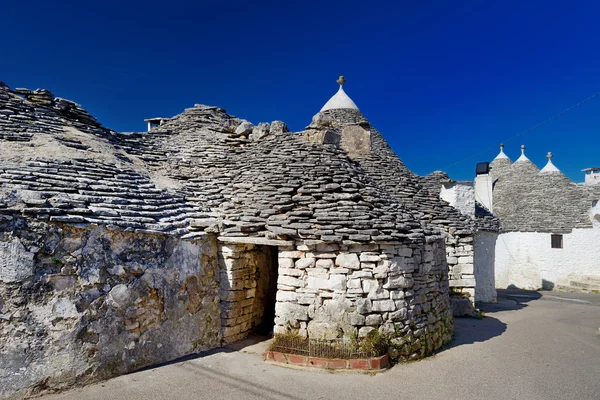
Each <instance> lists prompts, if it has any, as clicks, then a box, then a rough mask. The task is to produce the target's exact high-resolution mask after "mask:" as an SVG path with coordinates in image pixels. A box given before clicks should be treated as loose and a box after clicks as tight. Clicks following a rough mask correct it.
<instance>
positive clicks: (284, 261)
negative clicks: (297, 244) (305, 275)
mask: <svg viewBox="0 0 600 400" xmlns="http://www.w3.org/2000/svg"><path fill="white" fill-rule="evenodd" d="M277 263H278V265H279V268H294V265H295V264H294V260H292V259H291V258H279V260H278V262H277Z"/></svg>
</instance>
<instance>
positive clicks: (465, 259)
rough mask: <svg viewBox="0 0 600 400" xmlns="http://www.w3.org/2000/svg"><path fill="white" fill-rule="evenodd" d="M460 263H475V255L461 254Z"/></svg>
mask: <svg viewBox="0 0 600 400" xmlns="http://www.w3.org/2000/svg"><path fill="white" fill-rule="evenodd" d="M458 263H459V264H473V256H461V257H458Z"/></svg>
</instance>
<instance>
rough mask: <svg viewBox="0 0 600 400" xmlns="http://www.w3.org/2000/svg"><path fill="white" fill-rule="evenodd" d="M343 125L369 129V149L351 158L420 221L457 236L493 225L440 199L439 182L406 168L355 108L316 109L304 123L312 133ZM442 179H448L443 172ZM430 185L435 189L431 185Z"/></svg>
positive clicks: (492, 226) (470, 233) (340, 128)
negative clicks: (311, 118) (317, 111)
mask: <svg viewBox="0 0 600 400" xmlns="http://www.w3.org/2000/svg"><path fill="white" fill-rule="evenodd" d="M344 126H360V127H362V128H363V129H365V130H367V131H368V132H369V133H370V148H371V151H369V152H366V153H364V154H355V155H353V159H354V160H355V161H356V162H358V164H359V165H360V166H361V167H362V168H363V169H364V170H365V171H366V173H367V174H368V175H369V177H371V178H372V179H373V180H374V181H375V182H376V183H377V184H378V186H379V187H381V188H382V189H383V190H385V192H386V193H388V195H389V196H390V197H391V198H393V199H394V200H396V201H398V202H399V203H401V204H402V205H403V206H405V207H406V208H408V209H409V210H411V211H412V212H413V213H414V215H415V216H416V217H417V218H418V220H419V221H420V222H421V224H423V225H425V226H429V225H431V226H435V227H443V228H444V230H451V231H452V233H453V234H456V235H459V236H461V235H464V236H468V235H472V234H473V232H474V230H475V229H477V228H480V229H489V230H496V229H497V221H488V219H485V220H482V221H481V222H480V224H479V225H478V223H477V221H475V220H473V219H472V218H471V217H469V216H466V215H463V214H462V213H460V211H458V210H457V209H455V208H454V207H452V206H450V205H449V204H448V203H447V202H445V201H443V200H441V199H440V197H439V188H441V182H439V181H438V182H437V183H436V179H435V177H434V179H430V178H424V177H420V176H418V175H416V174H414V173H413V172H412V171H410V170H409V169H408V168H407V167H406V166H405V165H404V163H403V162H402V160H401V159H400V158H399V157H398V155H397V154H396V153H395V152H394V151H393V150H392V148H391V147H390V146H389V144H388V143H387V141H386V140H385V139H384V137H383V136H382V135H381V133H379V132H378V131H377V130H376V129H375V128H374V127H373V126H372V125H371V124H370V123H369V121H368V120H367V119H366V118H365V117H364V115H363V114H362V113H361V112H360V111H359V110H354V109H332V110H325V111H322V112H319V113H318V114H317V115H315V117H314V118H313V122H312V123H311V125H310V126H308V128H307V130H306V134H307V135H309V136H310V135H314V132H315V131H319V130H333V131H336V130H338V131H341V130H342V129H343V128H344ZM338 135H340V136H341V135H342V133H338ZM444 179H448V177H447V175H445V176H444ZM438 184H439V186H437V185H438ZM433 186H436V187H437V189H433ZM488 222H489V223H488Z"/></svg>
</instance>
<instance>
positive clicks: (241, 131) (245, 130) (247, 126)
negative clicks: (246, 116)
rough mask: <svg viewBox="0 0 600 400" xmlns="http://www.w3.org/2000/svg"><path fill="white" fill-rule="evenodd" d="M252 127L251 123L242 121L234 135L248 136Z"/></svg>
mask: <svg viewBox="0 0 600 400" xmlns="http://www.w3.org/2000/svg"><path fill="white" fill-rule="evenodd" d="M253 129H254V125H253V124H252V123H251V122H248V121H244V122H242V123H241V124H240V125H239V126H238V127H237V128H236V129H235V133H236V135H242V136H248V135H250V134H251V133H252V130H253Z"/></svg>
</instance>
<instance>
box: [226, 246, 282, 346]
mask: <svg viewBox="0 0 600 400" xmlns="http://www.w3.org/2000/svg"><path fill="white" fill-rule="evenodd" d="M269 251H270V248H267V247H265V246H259V245H256V244H227V245H225V244H220V245H219V252H218V255H219V277H220V298H221V332H222V338H223V343H224V344H228V343H234V342H237V341H239V340H242V339H244V338H246V337H247V336H248V335H249V334H250V332H251V331H252V329H253V328H255V327H256V326H258V325H260V323H261V322H262V318H263V313H264V311H265V303H266V302H267V300H268V299H267V298H266V297H267V293H266V289H267V286H268V283H269V279H275V277H276V276H273V274H272V272H274V271H273V270H274V269H275V270H276V268H277V266H276V265H273V266H272V265H271V261H270V257H269Z"/></svg>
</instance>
